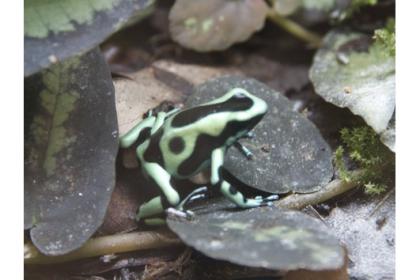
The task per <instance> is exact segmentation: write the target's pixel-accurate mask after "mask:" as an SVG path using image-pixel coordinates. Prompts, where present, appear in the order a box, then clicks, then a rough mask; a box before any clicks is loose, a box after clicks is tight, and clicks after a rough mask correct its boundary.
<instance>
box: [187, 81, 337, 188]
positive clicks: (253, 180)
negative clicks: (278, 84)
mask: <svg viewBox="0 0 420 280" xmlns="http://www.w3.org/2000/svg"><path fill="white" fill-rule="evenodd" d="M235 87H241V88H244V89H246V90H247V91H249V92H251V93H252V94H255V95H256V96H259V97H261V98H263V99H264V100H265V101H266V102H267V103H268V104H269V111H268V113H267V114H266V115H265V117H264V118H263V119H262V121H261V122H259V123H258V124H257V126H256V127H255V128H254V130H253V131H254V132H255V135H256V137H255V138H254V139H249V140H248V139H243V140H240V142H241V143H242V144H244V145H245V146H246V147H247V148H249V149H250V150H251V151H252V153H253V154H254V158H253V159H252V160H247V158H246V157H245V156H244V155H243V154H242V153H241V152H239V151H238V150H237V149H235V148H230V149H229V150H228V153H227V155H226V157H225V164H224V167H225V168H226V169H227V170H228V171H229V172H230V173H232V174H233V175H234V176H235V177H236V178H238V179H239V180H240V181H242V182H243V183H245V184H246V185H249V186H252V187H255V188H257V189H260V190H263V191H268V192H273V193H286V192H289V191H294V192H313V191H316V190H319V189H320V188H321V187H322V186H324V185H325V184H327V183H328V182H329V181H330V180H331V177H332V175H333V168H332V163H331V159H332V154H331V150H330V148H329V146H328V144H327V143H326V142H325V141H324V139H323V138H322V136H321V134H320V133H319V131H318V129H317V128H316V127H315V126H314V125H313V124H312V123H311V122H310V121H309V120H308V119H307V118H305V117H304V116H302V115H301V114H299V113H297V112H295V111H293V110H292V105H291V102H290V101H289V100H288V99H287V98H286V97H284V96H283V95H281V94H280V93H279V92H276V91H274V90H273V89H271V88H269V87H267V86H266V85H264V84H262V83H260V82H258V81H256V80H254V79H248V78H243V77H234V76H225V77H221V78H217V79H213V80H210V81H208V82H206V83H204V84H202V85H200V86H198V88H197V89H196V92H195V94H193V95H191V96H190V97H189V98H188V99H187V102H186V105H187V106H195V105H198V104H202V103H205V102H208V101H210V100H213V99H215V98H217V97H220V96H221V95H223V94H225V93H226V92H227V91H229V90H230V89H232V88H235Z"/></svg>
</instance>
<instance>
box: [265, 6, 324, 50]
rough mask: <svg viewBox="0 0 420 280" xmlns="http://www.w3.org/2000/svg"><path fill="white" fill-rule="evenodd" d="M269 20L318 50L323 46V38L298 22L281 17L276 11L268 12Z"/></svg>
mask: <svg viewBox="0 0 420 280" xmlns="http://www.w3.org/2000/svg"><path fill="white" fill-rule="evenodd" d="M268 18H269V19H270V20H271V21H272V22H274V23H275V24H277V25H278V26H280V27H281V28H283V29H284V30H286V31H287V32H289V33H290V34H292V35H293V36H295V37H297V38H299V39H301V40H303V41H305V42H307V43H309V44H310V45H311V46H313V47H316V48H319V47H320V46H321V43H322V38H321V37H320V36H319V35H318V34H315V33H313V32H311V31H309V30H307V29H305V28H304V27H303V26H301V25H299V24H297V23H296V22H294V21H292V20H290V19H288V18H285V17H284V16H282V15H279V14H278V13H276V11H275V10H274V9H270V11H269V12H268Z"/></svg>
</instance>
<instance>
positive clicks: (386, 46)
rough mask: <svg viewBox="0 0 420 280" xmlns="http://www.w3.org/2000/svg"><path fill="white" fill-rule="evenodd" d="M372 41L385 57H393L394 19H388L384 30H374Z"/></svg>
mask: <svg viewBox="0 0 420 280" xmlns="http://www.w3.org/2000/svg"><path fill="white" fill-rule="evenodd" d="M373 39H375V44H376V45H378V46H380V47H381V48H382V49H383V50H384V52H385V53H386V54H387V55H389V56H395V19H394V18H390V19H388V21H387V24H386V26H385V27H384V28H382V29H377V30H375V33H374V35H373Z"/></svg>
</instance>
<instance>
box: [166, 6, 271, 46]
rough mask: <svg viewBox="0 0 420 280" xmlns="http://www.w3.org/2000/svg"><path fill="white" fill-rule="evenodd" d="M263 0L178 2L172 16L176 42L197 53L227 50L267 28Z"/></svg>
mask: <svg viewBox="0 0 420 280" xmlns="http://www.w3.org/2000/svg"><path fill="white" fill-rule="evenodd" d="M267 12H268V6H267V4H266V3H265V2H264V1H263V0H212V1H196V0H177V1H176V2H175V4H174V5H173V7H172V9H171V11H170V14H169V24H170V32H171V36H172V38H173V39H174V40H175V41H176V42H178V43H179V44H181V45H182V46H184V47H186V48H190V49H193V50H196V51H202V52H206V51H215V50H224V49H227V48H228V47H230V46H231V45H233V44H234V43H238V42H243V41H245V40H247V39H248V38H249V37H250V36H251V35H252V34H253V33H254V32H256V31H258V30H260V29H261V28H262V27H263V26H264V21H265V17H266V15H267Z"/></svg>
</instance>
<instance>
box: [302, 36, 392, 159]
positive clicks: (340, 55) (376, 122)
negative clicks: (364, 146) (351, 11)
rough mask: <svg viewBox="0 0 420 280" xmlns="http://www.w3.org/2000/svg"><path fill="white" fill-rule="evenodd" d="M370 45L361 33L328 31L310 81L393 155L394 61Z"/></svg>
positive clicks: (378, 48)
mask: <svg viewBox="0 0 420 280" xmlns="http://www.w3.org/2000/svg"><path fill="white" fill-rule="evenodd" d="M369 42H370V39H369V38H367V37H366V35H363V34H361V33H356V32H344V31H342V30H333V31H331V32H330V33H328V34H327V35H326V37H325V38H324V47H323V48H321V49H319V50H318V51H317V53H316V55H315V58H314V62H313V64H312V67H311V69H310V73H309V77H310V79H311V81H312V83H313V85H314V87H315V91H316V93H317V94H319V95H320V96H322V97H323V98H324V99H325V100H326V101H327V102H331V103H333V104H334V105H336V106H339V107H342V108H344V107H346V108H349V109H350V111H352V112H353V114H356V115H359V116H361V117H362V118H363V119H364V120H365V121H366V123H367V124H368V125H370V126H371V127H372V128H373V129H374V130H375V131H376V133H378V134H380V135H381V137H382V139H387V140H385V141H384V144H386V145H387V146H388V147H389V148H390V149H391V150H392V151H394V142H393V141H392V137H391V136H392V135H393V134H395V132H394V130H393V128H392V124H390V121H391V118H392V116H393V114H394V110H395V58H394V57H392V56H389V55H387V54H386V52H384V51H383V49H382V47H381V46H380V45H379V44H371V45H370V44H369ZM388 127H389V128H388ZM384 134H385V136H382V135H384ZM389 135H391V136H389Z"/></svg>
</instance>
